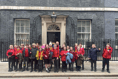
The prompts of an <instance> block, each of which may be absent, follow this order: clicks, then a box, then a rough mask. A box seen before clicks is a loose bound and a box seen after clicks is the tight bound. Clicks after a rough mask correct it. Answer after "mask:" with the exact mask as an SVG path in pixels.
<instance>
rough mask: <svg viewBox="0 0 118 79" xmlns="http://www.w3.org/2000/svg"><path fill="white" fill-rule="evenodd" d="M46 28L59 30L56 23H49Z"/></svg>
mask: <svg viewBox="0 0 118 79" xmlns="http://www.w3.org/2000/svg"><path fill="white" fill-rule="evenodd" d="M48 30H60V28H59V27H58V26H57V25H50V26H49V27H48Z"/></svg>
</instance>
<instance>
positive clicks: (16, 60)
mask: <svg viewBox="0 0 118 79" xmlns="http://www.w3.org/2000/svg"><path fill="white" fill-rule="evenodd" d="M19 53H22V51H21V50H20V46H18V47H17V49H16V51H15V70H16V71H17V67H18V59H19V58H18V54H19Z"/></svg>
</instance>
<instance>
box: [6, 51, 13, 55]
mask: <svg viewBox="0 0 118 79" xmlns="http://www.w3.org/2000/svg"><path fill="white" fill-rule="evenodd" d="M9 52H11V53H12V55H11V56H13V55H14V49H8V50H7V53H6V55H7V56H9V55H8V53H9Z"/></svg>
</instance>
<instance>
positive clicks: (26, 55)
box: [23, 44, 30, 71]
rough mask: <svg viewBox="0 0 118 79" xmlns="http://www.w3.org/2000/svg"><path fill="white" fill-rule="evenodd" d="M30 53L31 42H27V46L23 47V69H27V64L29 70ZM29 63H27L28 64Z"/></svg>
mask: <svg viewBox="0 0 118 79" xmlns="http://www.w3.org/2000/svg"><path fill="white" fill-rule="evenodd" d="M29 54H30V49H29V44H26V48H24V49H23V57H24V68H23V71H25V67H26V66H27V69H26V70H27V71H28V70H29V69H28V63H29ZM26 63H27V65H26Z"/></svg>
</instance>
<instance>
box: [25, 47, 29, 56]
mask: <svg viewBox="0 0 118 79" xmlns="http://www.w3.org/2000/svg"><path fill="white" fill-rule="evenodd" d="M25 57H29V49H26V48H25Z"/></svg>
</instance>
